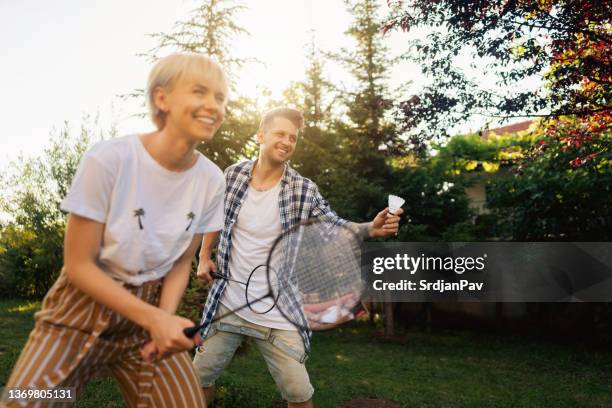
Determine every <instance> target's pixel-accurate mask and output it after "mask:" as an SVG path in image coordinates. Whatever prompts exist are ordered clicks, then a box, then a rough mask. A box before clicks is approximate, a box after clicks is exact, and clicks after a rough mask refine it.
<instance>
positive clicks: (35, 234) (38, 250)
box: [0, 121, 115, 298]
mask: <svg viewBox="0 0 612 408" xmlns="http://www.w3.org/2000/svg"><path fill="white" fill-rule="evenodd" d="M86 122H87V121H86ZM114 134H115V131H114V130H111V131H110V135H114ZM93 135H94V131H93V130H92V129H91V128H89V127H88V126H87V124H86V123H85V124H83V125H82V126H81V131H80V134H79V135H77V136H73V135H71V134H70V131H69V127H68V123H66V124H65V126H64V128H63V129H61V130H60V131H59V132H56V133H54V134H53V135H52V137H51V142H50V145H49V147H48V148H47V149H45V153H44V155H43V157H37V158H32V159H24V158H23V157H21V158H19V159H18V161H16V162H12V163H11V165H10V168H9V169H8V170H7V171H6V172H3V174H2V178H1V182H2V185H3V186H5V189H4V190H3V192H2V196H0V210H1V211H2V212H3V213H4V214H6V215H7V216H8V219H7V220H6V221H5V222H3V223H2V225H1V226H0V228H1V230H0V293H2V294H3V295H5V296H20V297H32V298H40V297H42V296H43V295H44V294H45V293H46V292H47V290H48V289H49V288H50V287H51V285H52V284H53V282H54V281H55V279H56V278H57V276H58V274H59V272H60V270H61V268H62V264H63V257H62V254H63V250H62V248H63V240H64V230H65V227H66V218H65V216H64V214H63V213H62V211H61V210H60V208H59V206H60V203H61V200H62V199H63V198H64V197H65V195H66V193H67V192H68V189H69V188H70V184H71V182H72V177H73V176H74V173H75V172H76V169H77V166H78V163H79V161H80V158H81V156H82V154H83V153H84V152H85V150H86V149H87V148H88V147H89V145H90V142H91V140H92V138H93ZM102 137H104V133H100V138H102Z"/></svg>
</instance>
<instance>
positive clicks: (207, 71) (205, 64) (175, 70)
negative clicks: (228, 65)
mask: <svg viewBox="0 0 612 408" xmlns="http://www.w3.org/2000/svg"><path fill="white" fill-rule="evenodd" d="M199 75H204V76H205V77H207V78H210V79H211V80H212V81H215V82H220V83H221V84H222V87H223V88H224V89H225V103H227V89H228V81H227V78H226V76H225V73H224V72H223V68H221V66H220V65H219V64H218V63H217V62H216V61H214V60H213V59H212V58H210V57H207V56H206V55H203V54H198V53H194V52H177V53H174V54H170V55H168V56H167V57H164V58H162V59H160V60H159V61H157V63H156V64H155V65H154V66H153V69H151V73H150V74H149V80H148V82H147V89H146V97H147V104H148V105H149V115H150V117H151V120H152V121H153V123H154V124H155V126H157V128H158V129H162V128H163V127H164V126H165V114H164V112H162V111H160V110H159V108H158V107H157V106H156V105H155V101H154V91H155V89H156V88H158V87H161V88H166V89H167V90H168V91H170V90H172V87H173V86H174V84H175V82H176V80H177V79H178V78H180V77H182V76H185V77H188V76H199Z"/></svg>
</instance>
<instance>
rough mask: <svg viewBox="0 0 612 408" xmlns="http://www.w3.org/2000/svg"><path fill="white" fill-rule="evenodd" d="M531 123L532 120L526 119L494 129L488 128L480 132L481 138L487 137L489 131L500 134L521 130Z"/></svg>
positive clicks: (527, 127)
mask: <svg viewBox="0 0 612 408" xmlns="http://www.w3.org/2000/svg"><path fill="white" fill-rule="evenodd" d="M532 123H533V121H532V120H526V121H523V122H518V123H513V124H511V125H506V126H502V127H498V128H494V129H488V130H486V131H484V132H482V138H483V139H486V138H488V137H489V135H490V134H491V133H495V134H496V135H498V136H501V135H504V134H506V133H516V132H521V131H523V130H527V129H529V126H531V124H532Z"/></svg>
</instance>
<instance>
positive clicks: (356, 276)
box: [285, 224, 364, 303]
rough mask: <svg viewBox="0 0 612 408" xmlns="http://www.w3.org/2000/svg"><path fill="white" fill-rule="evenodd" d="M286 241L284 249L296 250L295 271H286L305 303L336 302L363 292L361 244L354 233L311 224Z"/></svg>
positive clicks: (335, 227) (324, 225)
mask: <svg viewBox="0 0 612 408" xmlns="http://www.w3.org/2000/svg"><path fill="white" fill-rule="evenodd" d="M286 241H287V242H286V246H285V247H290V248H291V247H293V248H296V247H297V249H296V250H295V256H294V257H293V258H294V262H293V265H292V268H289V267H288V268H287V269H289V270H291V281H292V282H293V283H294V284H295V285H297V288H298V290H299V292H300V294H301V297H302V299H303V302H304V303H323V302H327V301H333V300H335V299H340V298H342V297H343V296H346V295H347V294H352V293H355V294H359V293H361V291H362V290H363V285H364V284H363V280H362V279H361V268H360V264H359V254H360V247H359V241H358V239H357V237H356V236H355V234H353V233H352V232H351V231H349V230H347V229H346V228H343V227H338V226H330V225H329V224H309V225H307V226H305V227H304V228H302V229H301V230H300V231H297V232H296V233H295V234H291V235H288V236H287V238H286ZM296 243H297V244H296Z"/></svg>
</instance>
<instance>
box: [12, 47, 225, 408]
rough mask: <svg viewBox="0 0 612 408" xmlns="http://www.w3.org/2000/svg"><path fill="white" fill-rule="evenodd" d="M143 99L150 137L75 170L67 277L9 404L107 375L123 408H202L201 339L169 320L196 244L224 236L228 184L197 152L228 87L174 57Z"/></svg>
mask: <svg viewBox="0 0 612 408" xmlns="http://www.w3.org/2000/svg"><path fill="white" fill-rule="evenodd" d="M147 97H148V103H149V106H150V114H151V118H152V120H153V122H154V123H155V125H156V127H157V130H156V131H154V132H152V133H148V134H141V135H132V136H126V137H122V138H117V139H113V140H108V141H103V142H100V143H98V144H96V145H95V146H93V147H92V149H91V150H89V151H88V152H87V153H86V154H85V155H84V157H83V158H82V160H81V163H80V164H79V168H78V171H77V173H76V175H75V177H74V180H73V183H72V187H71V189H70V192H69V193H68V195H67V196H66V198H65V199H64V201H63V202H62V205H61V207H62V209H63V210H64V211H66V212H68V213H69V218H68V225H67V228H66V237H65V246H64V268H63V270H62V272H61V274H60V276H59V278H58V280H57V281H56V282H55V284H54V285H53V287H52V288H51V290H50V291H49V293H48V294H47V295H46V297H45V299H44V301H43V305H42V310H41V311H40V312H38V313H37V314H36V317H35V319H36V325H35V327H34V329H33V331H32V333H31V334H30V337H29V339H28V342H27V344H26V345H25V347H24V349H23V351H22V353H21V356H20V357H19V360H18V361H17V364H16V365H15V367H14V369H13V372H12V374H11V377H10V379H9V381H8V383H7V384H6V390H5V393H4V396H3V399H4V400H3V403H5V404H8V405H11V406H12V405H13V404H14V405H15V406H23V405H30V404H36V403H39V402H40V401H41V399H37V400H36V399H27V398H26V399H21V400H19V398H15V396H16V394H15V390H19V391H23V390H27V389H39V390H50V389H56V390H60V389H67V388H69V387H72V395H71V396H72V397H75V394H76V395H78V394H79V393H80V391H82V389H83V386H84V385H85V383H86V382H87V381H88V380H89V379H90V378H91V377H92V376H93V375H94V374H95V373H96V372H97V371H98V370H100V369H102V368H107V369H108V370H110V372H112V374H113V375H114V377H115V378H116V379H117V381H118V382H119V385H120V388H121V392H122V394H123V397H124V399H125V401H126V403H127V405H128V406H130V407H136V406H138V407H140V406H152V407H157V406H172V407H196V406H198V407H199V406H204V405H205V403H204V400H203V395H202V392H201V389H200V386H199V384H198V379H197V376H196V373H195V371H194V368H193V365H192V364H191V361H190V358H189V356H188V353H187V352H186V350H188V349H191V348H193V347H194V346H195V345H197V344H198V343H199V341H200V339H199V337H196V338H195V339H189V338H187V337H186V336H185V335H184V334H183V329H185V328H187V327H191V326H193V323H192V322H191V321H189V320H188V319H184V318H182V317H179V316H177V315H175V312H176V308H177V306H178V304H179V301H180V299H181V297H182V295H183V292H184V290H185V287H186V285H187V282H188V279H189V273H190V270H191V262H192V259H193V257H194V254H195V251H196V249H197V248H198V247H199V246H200V243H201V242H202V237H203V235H205V234H209V235H210V236H214V235H215V234H216V233H217V232H218V231H219V230H220V229H221V228H222V226H223V224H222V222H223V194H224V191H225V180H224V177H223V173H222V172H221V170H220V169H219V168H218V167H217V166H216V165H214V164H213V163H212V162H211V161H210V160H209V159H207V158H206V157H204V156H203V155H202V154H200V153H199V152H198V151H196V150H195V148H196V146H197V145H198V144H199V143H201V142H206V141H208V140H210V139H211V138H212V137H213V136H214V134H215V132H216V131H217V130H218V129H219V126H220V125H221V122H222V121H223V118H224V114H225V106H226V102H227V81H226V77H225V75H224V73H223V71H222V69H221V68H220V67H219V65H217V64H216V63H215V62H214V61H212V60H211V59H209V58H207V57H205V56H202V55H197V54H190V53H179V54H173V55H170V56H168V57H166V58H163V59H161V60H160V61H158V62H157V64H156V65H155V66H154V68H153V69H152V71H151V74H150V76H149V81H148V86H147ZM10 390H13V392H12V395H8V393H7V392H8V391H10ZM64 394H65V393H64ZM39 395H42V394H39ZM22 396H23V393H22ZM11 397H12V398H11Z"/></svg>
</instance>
